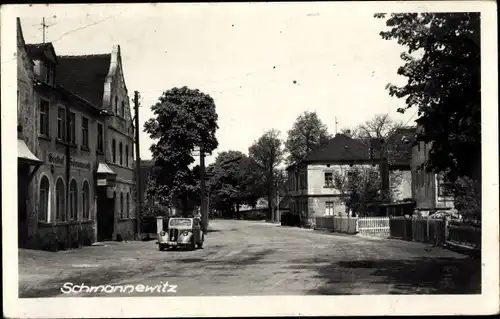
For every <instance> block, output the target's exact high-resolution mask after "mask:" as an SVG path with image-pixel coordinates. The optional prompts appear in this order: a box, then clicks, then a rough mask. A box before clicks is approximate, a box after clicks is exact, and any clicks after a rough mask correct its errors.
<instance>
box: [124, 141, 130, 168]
mask: <svg viewBox="0 0 500 319" xmlns="http://www.w3.org/2000/svg"><path fill="white" fill-rule="evenodd" d="M128 160H129V158H128V145H127V146H125V166H127V167H128Z"/></svg>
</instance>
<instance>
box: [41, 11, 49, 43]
mask: <svg viewBox="0 0 500 319" xmlns="http://www.w3.org/2000/svg"><path fill="white" fill-rule="evenodd" d="M48 27H49V26H48V25H46V24H45V17H43V18H42V34H43V36H42V43H45V29H46V28H48Z"/></svg>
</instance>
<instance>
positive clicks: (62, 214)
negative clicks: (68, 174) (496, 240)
mask: <svg viewBox="0 0 500 319" xmlns="http://www.w3.org/2000/svg"><path fill="white" fill-rule="evenodd" d="M64 189H65V188H64V182H63V180H62V178H58V179H57V183H56V220H58V221H65V220H66V209H65V203H66V201H65V200H64V199H65V197H66V196H65V193H64Z"/></svg>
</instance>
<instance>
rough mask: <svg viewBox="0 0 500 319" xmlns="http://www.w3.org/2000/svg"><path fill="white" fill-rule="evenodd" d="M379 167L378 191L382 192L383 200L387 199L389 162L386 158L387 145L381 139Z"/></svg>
mask: <svg viewBox="0 0 500 319" xmlns="http://www.w3.org/2000/svg"><path fill="white" fill-rule="evenodd" d="M379 165H380V167H379V170H380V180H381V185H380V189H381V191H382V195H383V196H384V199H387V198H388V192H389V162H388V158H387V143H386V141H385V140H384V139H383V138H381V139H380V164H379Z"/></svg>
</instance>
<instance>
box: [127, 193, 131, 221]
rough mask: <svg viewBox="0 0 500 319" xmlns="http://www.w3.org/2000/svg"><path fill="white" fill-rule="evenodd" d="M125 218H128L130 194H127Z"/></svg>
mask: <svg viewBox="0 0 500 319" xmlns="http://www.w3.org/2000/svg"><path fill="white" fill-rule="evenodd" d="M126 214H127V218H130V194H129V193H127V210H126Z"/></svg>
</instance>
